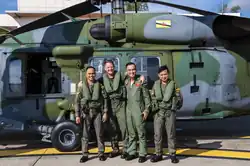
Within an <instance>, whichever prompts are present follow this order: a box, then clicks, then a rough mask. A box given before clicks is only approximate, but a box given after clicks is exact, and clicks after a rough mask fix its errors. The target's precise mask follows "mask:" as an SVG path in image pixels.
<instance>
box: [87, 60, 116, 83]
mask: <svg viewBox="0 0 250 166" xmlns="http://www.w3.org/2000/svg"><path fill="white" fill-rule="evenodd" d="M107 59H108V60H112V61H113V62H114V64H115V70H116V71H120V62H119V59H118V58H116V57H109V58H106V57H93V58H91V59H90V61H89V65H91V66H93V67H94V68H95V69H96V79H98V78H100V77H101V76H102V74H103V72H104V65H103V64H104V61H105V60H107Z"/></svg>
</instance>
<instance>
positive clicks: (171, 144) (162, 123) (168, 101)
mask: <svg viewBox="0 0 250 166" xmlns="http://www.w3.org/2000/svg"><path fill="white" fill-rule="evenodd" d="M168 74H169V69H168V67H167V66H166V65H164V66H161V67H160V68H159V70H158V76H159V78H160V79H159V80H157V81H155V83H154V86H153V88H152V91H151V95H152V111H153V112H154V132H155V134H154V142H155V152H156V154H155V155H154V156H153V157H152V158H151V162H158V161H160V160H162V153H163V152H162V143H163V142H162V135H163V133H162V132H163V129H164V128H165V129H166V131H167V137H168V150H169V156H170V159H171V162H172V163H178V162H179V160H178V159H177V158H176V155H175V154H176V136H175V131H176V128H175V122H176V119H175V118H176V109H177V105H176V104H177V102H178V98H177V96H176V87H175V82H174V81H173V80H171V79H169V78H168Z"/></svg>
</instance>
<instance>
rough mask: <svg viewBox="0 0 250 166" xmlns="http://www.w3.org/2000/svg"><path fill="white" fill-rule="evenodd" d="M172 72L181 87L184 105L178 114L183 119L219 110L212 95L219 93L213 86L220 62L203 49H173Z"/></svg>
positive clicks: (218, 73)
mask: <svg viewBox="0 0 250 166" xmlns="http://www.w3.org/2000/svg"><path fill="white" fill-rule="evenodd" d="M173 61H174V69H175V70H174V75H175V79H176V81H177V82H178V84H179V86H180V87H181V92H182V94H183V106H182V108H181V110H180V111H178V116H180V117H181V118H184V119H189V118H194V117H200V116H206V115H210V114H212V113H213V112H216V111H218V110H217V109H219V107H214V106H213V105H212V104H213V103H212V102H213V101H212V100H211V99H212V98H214V97H215V96H216V95H215V94H217V93H219V92H218V91H217V90H216V88H213V87H215V85H216V84H218V83H219V82H217V78H218V76H219V75H220V68H219V67H220V65H219V64H218V61H217V60H216V58H214V57H213V56H211V55H209V53H208V52H207V51H206V50H184V51H178V52H173Z"/></svg>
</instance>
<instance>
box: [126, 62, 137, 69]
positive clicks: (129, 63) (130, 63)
mask: <svg viewBox="0 0 250 166" xmlns="http://www.w3.org/2000/svg"><path fill="white" fill-rule="evenodd" d="M129 65H134V66H135V67H136V64H135V63H133V62H128V63H127V64H126V68H127V67H128V66H129Z"/></svg>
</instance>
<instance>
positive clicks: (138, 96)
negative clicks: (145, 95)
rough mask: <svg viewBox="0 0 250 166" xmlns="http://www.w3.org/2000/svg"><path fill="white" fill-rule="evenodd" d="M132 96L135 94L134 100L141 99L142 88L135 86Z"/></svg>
mask: <svg viewBox="0 0 250 166" xmlns="http://www.w3.org/2000/svg"><path fill="white" fill-rule="evenodd" d="M134 96H135V100H136V101H141V99H142V88H140V87H138V88H136V91H135V95H134Z"/></svg>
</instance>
